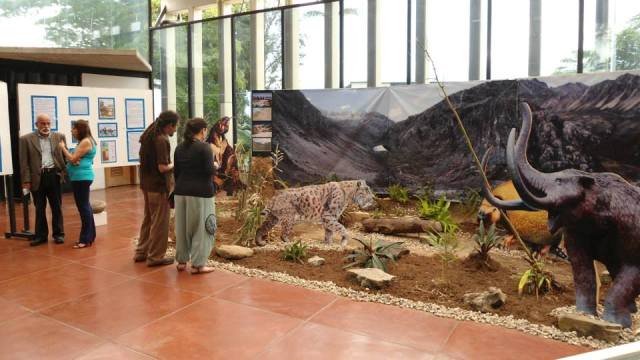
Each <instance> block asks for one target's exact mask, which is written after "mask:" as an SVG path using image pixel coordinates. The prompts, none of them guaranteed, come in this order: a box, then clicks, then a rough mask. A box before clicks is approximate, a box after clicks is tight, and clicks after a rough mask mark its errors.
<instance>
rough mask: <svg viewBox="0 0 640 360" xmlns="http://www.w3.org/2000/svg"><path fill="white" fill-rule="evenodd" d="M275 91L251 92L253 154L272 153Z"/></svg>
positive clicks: (265, 154)
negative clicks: (272, 113)
mask: <svg viewBox="0 0 640 360" xmlns="http://www.w3.org/2000/svg"><path fill="white" fill-rule="evenodd" d="M272 100H273V93H272V92H271V91H253V92H252V93H251V139H252V141H251V148H252V149H253V150H252V152H253V155H257V156H268V155H269V154H270V153H271V133H272V121H271V120H272V119H271V108H272Z"/></svg>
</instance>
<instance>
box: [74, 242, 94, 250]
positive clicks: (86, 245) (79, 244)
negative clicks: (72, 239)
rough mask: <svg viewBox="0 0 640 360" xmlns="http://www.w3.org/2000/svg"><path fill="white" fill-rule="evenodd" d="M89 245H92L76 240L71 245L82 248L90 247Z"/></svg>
mask: <svg viewBox="0 0 640 360" xmlns="http://www.w3.org/2000/svg"><path fill="white" fill-rule="evenodd" d="M91 245H93V243H88V244H85V243H81V242H77V243H76V244H75V245H73V248H74V249H84V248H86V247H91Z"/></svg>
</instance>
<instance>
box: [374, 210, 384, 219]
mask: <svg viewBox="0 0 640 360" xmlns="http://www.w3.org/2000/svg"><path fill="white" fill-rule="evenodd" d="M371 217H372V218H374V219H380V218H383V217H384V212H383V211H382V210H380V209H375V210H373V212H372V213H371Z"/></svg>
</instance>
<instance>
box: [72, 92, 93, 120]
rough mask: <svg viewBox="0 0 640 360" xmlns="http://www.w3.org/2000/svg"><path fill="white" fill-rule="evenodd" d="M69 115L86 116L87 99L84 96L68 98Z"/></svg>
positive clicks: (87, 112) (87, 113)
mask: <svg viewBox="0 0 640 360" xmlns="http://www.w3.org/2000/svg"><path fill="white" fill-rule="evenodd" d="M69 115H71V116H88V115H89V98H88V97H86V96H69Z"/></svg>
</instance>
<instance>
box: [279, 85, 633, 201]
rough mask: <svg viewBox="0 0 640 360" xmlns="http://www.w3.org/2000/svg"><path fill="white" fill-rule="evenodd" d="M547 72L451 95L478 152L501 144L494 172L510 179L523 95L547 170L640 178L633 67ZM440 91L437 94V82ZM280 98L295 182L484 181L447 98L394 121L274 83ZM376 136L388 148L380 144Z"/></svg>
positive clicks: (537, 153)
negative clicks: (570, 77)
mask: <svg viewBox="0 0 640 360" xmlns="http://www.w3.org/2000/svg"><path fill="white" fill-rule="evenodd" d="M602 76H603V79H604V78H606V76H609V77H610V76H611V74H603V75H602ZM576 79H579V78H578V77H576ZM543 80H544V79H542V80H540V79H526V80H504V81H488V82H484V83H481V84H479V85H476V86H474V87H472V88H469V89H466V90H463V91H459V92H456V93H455V94H452V95H450V97H451V100H452V102H453V103H454V104H455V105H456V108H457V109H458V112H459V114H460V116H461V118H462V120H463V123H464V124H465V127H466V129H467V132H468V134H469V136H470V137H471V140H472V142H473V144H474V146H475V147H476V151H477V152H478V153H479V154H480V155H482V154H483V153H484V152H485V151H486V150H487V149H488V148H490V147H492V148H493V149H494V152H493V155H492V158H491V161H490V166H489V175H490V178H492V179H493V180H505V179H507V178H508V175H507V172H506V168H505V157H504V148H505V144H506V140H507V135H508V133H509V131H510V130H511V128H513V127H515V128H519V127H520V120H519V116H518V113H517V104H518V101H526V102H528V103H529V104H530V105H531V108H532V110H533V112H534V118H535V119H534V131H533V136H532V139H531V142H530V148H529V158H530V160H531V162H532V163H533V165H534V166H536V167H537V168H539V169H540V170H542V171H547V172H550V171H557V170H562V169H566V168H576V169H581V170H586V171H612V172H616V173H618V174H620V175H622V176H623V177H625V178H627V179H628V180H630V181H632V182H638V181H640V119H639V117H640V76H638V75H634V74H628V73H627V74H622V75H620V76H618V77H617V78H615V79H613V80H603V81H600V82H596V83H594V84H593V85H590V86H589V85H585V84H583V83H579V82H567V83H564V84H563V85H560V86H557V87H550V86H549V85H547V83H545V82H544V81H543ZM421 91H424V87H423V88H422V90H421ZM433 91H434V96H438V93H437V91H438V89H437V87H435V86H434V88H433ZM331 95H332V93H331V92H330V91H327V96H331ZM334 96H335V95H334ZM273 105H274V115H273V116H274V124H273V125H274V144H279V146H280V149H281V150H282V151H283V152H284V153H285V161H284V163H283V164H282V166H281V168H282V170H283V171H284V172H283V174H284V176H283V177H284V178H285V180H287V181H288V182H290V183H291V184H301V183H310V182H317V181H319V180H322V179H325V178H327V177H328V176H330V175H331V174H335V175H337V176H338V177H339V178H352V179H355V178H362V179H365V180H367V181H368V182H369V183H370V184H371V185H372V186H373V187H374V188H375V189H376V190H378V191H380V190H383V189H384V188H386V187H387V186H388V185H389V184H392V183H398V184H402V185H403V186H405V187H408V188H409V189H411V190H416V189H418V188H419V187H421V186H423V185H425V184H429V185H432V186H435V188H436V189H439V190H461V189H464V188H465V187H477V186H478V185H479V184H480V178H479V175H478V173H477V170H476V168H475V166H474V164H473V162H472V159H471V155H470V154H469V151H468V150H467V147H466V144H465V142H464V140H463V137H462V134H461V132H460V129H459V128H458V126H457V124H456V122H455V118H454V117H453V114H452V113H451V111H450V109H449V108H448V106H447V105H446V103H445V102H444V101H441V102H439V103H437V104H436V105H434V106H432V107H430V108H429V109H427V110H425V111H424V112H422V113H419V114H416V115H413V116H410V117H409V118H407V119H405V120H402V121H399V122H396V123H394V122H393V121H391V120H389V119H388V118H386V117H385V116H384V115H382V114H378V113H366V114H361V115H357V116H352V117H351V118H349V119H348V120H345V119H331V118H329V117H327V116H325V115H323V114H322V113H321V112H320V111H319V110H317V109H316V108H315V107H314V106H313V105H312V104H311V103H310V102H309V101H308V100H307V99H306V98H305V96H304V94H303V93H302V92H300V91H280V92H275V93H274V102H273ZM378 145H382V146H384V148H385V149H386V150H387V152H386V153H385V152H383V153H380V152H376V151H374V150H373V149H374V147H376V146H378ZM378 148H380V147H379V146H378Z"/></svg>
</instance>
